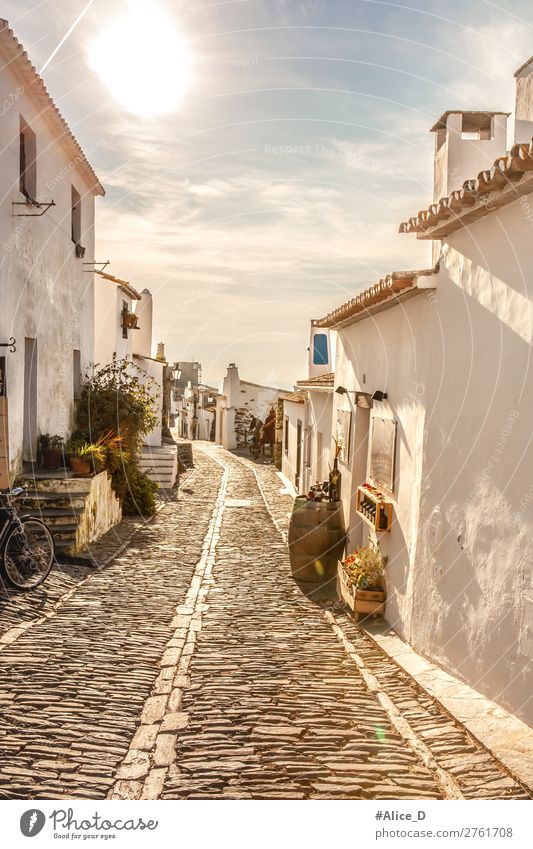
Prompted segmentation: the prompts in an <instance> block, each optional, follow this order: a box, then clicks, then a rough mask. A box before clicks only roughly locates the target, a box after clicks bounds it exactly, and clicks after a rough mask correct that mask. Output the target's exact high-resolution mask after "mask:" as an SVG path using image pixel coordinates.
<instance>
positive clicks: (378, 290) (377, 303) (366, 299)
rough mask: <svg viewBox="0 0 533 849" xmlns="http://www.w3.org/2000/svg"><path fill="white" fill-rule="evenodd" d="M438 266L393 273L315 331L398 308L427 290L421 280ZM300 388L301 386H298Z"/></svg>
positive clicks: (321, 321) (317, 322) (316, 323)
mask: <svg viewBox="0 0 533 849" xmlns="http://www.w3.org/2000/svg"><path fill="white" fill-rule="evenodd" d="M437 271H438V266H435V267H434V268H426V269H423V270H421V271H393V272H392V274H388V275H387V276H386V277H382V278H381V280H380V281H379V282H378V283H376V284H375V285H374V286H371V287H370V289H365V291H364V292H361V293H360V294H359V295H356V296H355V298H352V299H351V300H350V301H346V303H345V304H342V306H340V307H338V308H337V309H335V310H333V311H332V312H330V313H328V314H327V315H325V316H324V318H321V319H318V320H315V321H314V322H313V324H314V326H315V327H333V328H335V327H341V326H343V325H344V324H351V323H353V322H354V321H360V320H361V319H364V318H368V316H370V315H374V314H375V313H378V312H382V311H383V310H385V309H388V308H389V307H392V306H395V304H397V303H398V302H399V301H400V300H404V299H406V298H407V297H412V296H413V295H415V294H417V293H418V292H420V291H423V290H425V289H427V288H432V287H428V286H423V285H420V284H419V283H418V279H419V278H420V277H427V276H429V275H433V274H436V273H437ZM298 385H300V384H299V383H298Z"/></svg>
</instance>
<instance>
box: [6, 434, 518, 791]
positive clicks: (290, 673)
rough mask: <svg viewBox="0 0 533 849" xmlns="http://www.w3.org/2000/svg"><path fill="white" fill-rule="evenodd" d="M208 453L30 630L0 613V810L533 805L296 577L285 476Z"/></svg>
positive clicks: (37, 615) (36, 617)
mask: <svg viewBox="0 0 533 849" xmlns="http://www.w3.org/2000/svg"><path fill="white" fill-rule="evenodd" d="M194 451H195V463H196V465H195V469H194V470H193V472H192V474H191V475H190V476H189V477H188V479H187V480H185V481H184V482H183V484H182V488H181V489H180V491H179V495H178V497H177V499H175V500H172V501H169V502H167V503H166V504H165V505H164V506H163V507H162V509H161V510H160V511H159V512H158V513H157V515H156V517H155V519H154V520H153V521H152V522H149V523H147V524H144V525H139V527H138V528H137V530H136V533H135V535H134V536H133V537H132V538H131V540H130V542H129V543H128V544H127V545H126V546H125V547H124V549H123V550H122V551H121V552H119V553H118V554H117V556H116V557H115V558H114V559H112V560H111V562H109V563H108V564H107V565H106V566H104V567H103V568H101V569H98V570H95V571H93V572H90V573H89V574H88V575H87V574H85V575H83V576H82V575H81V574H80V575H79V576H77V577H75V578H73V577H72V576H66V574H65V580H67V577H68V582H67V583H65V585H64V594H62V595H61V594H60V595H59V596H58V598H57V599H56V600H55V601H54V603H53V604H51V603H49V604H48V605H45V606H44V608H43V609H42V610H40V611H39V610H36V611H35V612H34V613H33V614H31V615H32V617H33V618H31V623H30V624H29V626H28V622H27V621H26V624H25V627H24V629H22V628H17V625H16V623H15V624H14V622H13V621H12V615H7V612H8V611H7V607H6V606H5V605H4V607H5V609H3V608H0V623H1V626H2V634H3V641H2V642H1V643H0V663H1V665H2V676H1V684H0V714H1V719H0V797H2V798H10V799H15V798H33V799H39V798H49V797H53V798H58V799H60V798H72V799H83V798H90V799H95V798H100V799H104V798H116V799H139V798H143V799H158V798H162V799H198V798H231V799H240V798H246V799H251V798H252V799H273V798H280V799H304V798H317V799H321V798H323V799H331V798H333V799H339V798H352V799H359V798H367V799H426V798H452V799H453V798H455V799H461V798H484V799H492V798H494V799H498V798H505V799H524V798H527V797H528V796H527V793H526V791H525V790H524V789H523V788H522V787H521V786H519V785H518V784H517V783H516V782H515V781H514V780H513V778H512V777H511V776H509V775H508V774H507V772H506V771H505V770H504V769H503V767H502V766H500V765H499V764H498V762H496V761H495V760H494V759H493V758H492V756H491V755H489V754H488V753H487V752H486V751H485V750H484V749H483V748H482V747H481V746H480V745H478V744H477V743H476V742H474V741H473V739H472V738H471V737H470V736H469V735H468V734H467V733H466V732H465V731H464V730H463V729H462V728H461V727H460V726H459V724H457V723H456V722H455V721H454V720H453V719H451V718H450V717H449V716H448V715H447V714H446V713H445V712H444V711H443V710H442V709H441V708H439V707H438V706H437V705H436V704H435V703H434V702H433V701H432V700H431V699H430V698H429V697H428V696H427V695H426V694H425V693H424V692H423V691H421V690H420V689H419V688H418V687H417V685H416V684H415V683H414V682H413V681H412V680H411V679H410V678H409V676H408V675H407V674H406V673H404V672H403V671H401V670H400V669H399V668H398V667H397V666H396V665H395V664H394V663H393V662H392V661H391V660H389V659H388V658H387V657H386V656H385V655H384V654H383V653H382V652H381V651H380V650H379V649H378V648H377V647H376V645H375V644H374V643H373V641H372V640H371V639H370V638H369V637H368V636H367V635H366V634H365V633H364V632H363V631H361V630H360V629H359V628H358V627H357V625H356V624H355V622H354V621H353V620H351V619H350V618H349V617H348V616H347V615H346V614H345V613H344V612H343V610H342V609H341V608H340V607H339V606H335V605H333V604H332V603H328V602H323V603H321V604H318V603H315V602H313V601H311V600H309V599H308V598H306V597H305V596H304V595H303V594H302V593H301V591H300V590H299V589H298V587H297V586H296V585H295V584H294V582H293V581H292V579H291V576H290V568H289V561H288V553H287V546H286V536H285V534H286V527H287V522H288V519H287V514H288V512H289V510H290V507H291V499H290V498H289V496H287V495H283V494H282V493H281V491H280V481H279V478H278V477H277V476H276V473H275V470H274V468H273V467H272V466H268V465H258V464H254V463H253V462H252V461H249V460H246V459H243V458H239V457H237V456H234V455H232V454H230V453H229V452H227V451H224V450H223V449H221V448H219V447H217V446H215V445H213V444H210V443H202V442H197V443H195V446H194ZM4 614H6V615H4ZM2 634H0V637H2Z"/></svg>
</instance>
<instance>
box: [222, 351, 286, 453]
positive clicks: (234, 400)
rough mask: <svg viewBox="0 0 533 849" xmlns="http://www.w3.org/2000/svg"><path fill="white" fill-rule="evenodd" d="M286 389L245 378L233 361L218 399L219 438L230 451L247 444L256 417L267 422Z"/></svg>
mask: <svg viewBox="0 0 533 849" xmlns="http://www.w3.org/2000/svg"><path fill="white" fill-rule="evenodd" d="M283 392H284V390H283V389H276V388H274V387H272V386H262V385H261V384H259V383H251V382H250V381H248V380H241V378H240V376H239V370H238V368H237V366H236V365H235V363H230V365H229V366H228V371H227V374H226V376H225V378H224V382H223V387H222V393H221V394H220V395H219V396H218V398H217V399H216V434H215V441H216V442H217V443H218V444H219V445H222V446H223V448H227V449H228V450H229V451H231V450H233V449H234V448H237V447H238V446H243V445H245V444H246V443H247V442H248V441H249V438H250V435H251V434H250V430H249V428H250V421H251V420H252V417H255V418H258V419H260V420H261V421H262V422H264V421H265V419H266V418H267V416H268V413H269V411H270V409H271V408H272V407H274V408H275V407H276V404H277V401H278V398H279V396H280V395H281V394H283Z"/></svg>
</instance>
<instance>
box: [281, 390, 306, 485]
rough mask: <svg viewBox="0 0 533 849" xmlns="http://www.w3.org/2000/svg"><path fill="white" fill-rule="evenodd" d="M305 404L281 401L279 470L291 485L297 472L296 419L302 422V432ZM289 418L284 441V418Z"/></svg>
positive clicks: (294, 483) (294, 482)
mask: <svg viewBox="0 0 533 849" xmlns="http://www.w3.org/2000/svg"><path fill="white" fill-rule="evenodd" d="M305 415H306V410H305V405H304V404H300V403H297V402H296V401H287V400H284V401H283V446H282V457H281V471H282V473H283V474H284V475H285V477H286V478H288V480H290V482H291V483H292V485H293V486H296V474H297V471H298V470H297V463H296V459H297V451H298V438H297V437H298V419H299V420H300V421H301V422H302V434H303V428H304V427H305ZM286 418H288V420H289V438H288V442H285V419H286ZM303 462H304V456H303V446H302V467H301V469H300V475H301V474H302V471H303ZM302 485H303V481H302V479H300V491H301V492H303V488H302Z"/></svg>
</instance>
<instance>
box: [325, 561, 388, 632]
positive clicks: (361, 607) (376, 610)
mask: <svg viewBox="0 0 533 849" xmlns="http://www.w3.org/2000/svg"><path fill="white" fill-rule="evenodd" d="M337 591H338V594H339V598H340V599H341V600H342V601H344V602H345V603H346V604H347V605H348V607H349V608H350V610H351V611H352V612H353V614H354V616H355V619H356V620H358V619H359V614H360V613H364V614H366V615H369V614H371V615H372V616H383V614H384V612H385V598H386V594H385V591H384V590H355V589H354V588H353V587H350V586H348V582H347V579H346V573H345V571H344V569H343V566H342V563H341V562H340V560H339V562H338V565H337Z"/></svg>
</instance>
